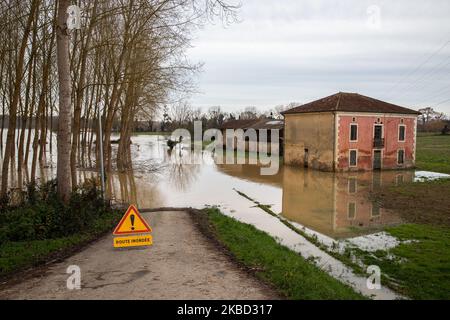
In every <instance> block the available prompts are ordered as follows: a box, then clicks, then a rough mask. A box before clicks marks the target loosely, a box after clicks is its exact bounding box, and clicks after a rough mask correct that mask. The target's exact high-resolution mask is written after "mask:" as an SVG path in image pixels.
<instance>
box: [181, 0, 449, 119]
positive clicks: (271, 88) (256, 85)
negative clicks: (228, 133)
mask: <svg viewBox="0 0 450 320" xmlns="http://www.w3.org/2000/svg"><path fill="white" fill-rule="evenodd" d="M371 6H375V8H379V12H375V13H374V12H373V10H372V11H370V12H369V13H368V8H369V7H371ZM378 13H379V15H377V14H378ZM449 13H450V2H449V1H440V0H434V1H429V2H425V1H403V0H400V1H361V0H347V1H342V0H340V1H337V0H314V1H312V0H311V1H297V0H296V1H294V0H279V1H275V0H243V7H242V10H241V13H240V16H241V19H242V22H241V23H238V24H234V25H231V26H229V27H226V28H224V27H223V26H222V25H221V24H220V23H217V24H216V25H207V26H205V28H204V29H202V30H199V31H198V33H197V37H196V40H195V42H194V47H193V48H192V49H191V50H190V51H189V55H190V57H191V59H192V60H194V61H202V62H204V63H205V65H204V72H203V73H202V74H201V75H200V77H199V79H198V80H199V86H200V91H201V92H202V94H198V95H195V96H194V97H193V98H192V101H193V104H194V105H195V106H200V107H208V106H212V105H222V106H225V107H227V108H229V109H230V110H236V109H240V108H242V107H244V106H248V105H254V106H257V107H259V108H261V109H263V108H268V107H271V106H274V105H276V104H283V103H284V104H286V103H289V102H291V101H300V102H308V101H310V100H313V99H316V98H321V97H323V96H325V95H329V94H332V93H335V92H337V91H351V92H359V93H362V94H366V95H369V96H373V97H375V98H379V99H383V100H387V101H390V102H393V103H398V104H400V105H405V106H409V107H412V108H419V107H424V106H430V105H434V104H437V103H438V102H441V101H443V100H445V99H446V98H447V99H450V90H446V88H447V87H448V88H449V89H450V77H449V75H450V72H449V71H450V43H449V45H447V46H446V47H444V48H442V50H440V51H439V52H438V53H436V54H435V55H434V56H432V57H431V54H432V53H433V52H436V51H437V49H439V48H440V47H441V46H443V44H445V43H446V42H447V41H450V19H448V14H449ZM374 14H375V17H374ZM373 19H375V20H373ZM374 21H375V22H378V23H375V24H374V23H373V22H374ZM447 30H449V31H447ZM430 57H431V58H430ZM427 59H429V61H427ZM424 61H427V63H426V64H424V65H423V66H422V67H421V68H420V69H419V70H417V71H416V72H414V73H412V74H411V72H412V71H414V70H415V69H416V68H417V66H419V65H420V64H421V63H423V62H424ZM436 109H438V110H441V111H445V112H447V113H449V114H450V102H449V103H447V104H445V103H444V104H441V105H439V106H437V107H436Z"/></svg>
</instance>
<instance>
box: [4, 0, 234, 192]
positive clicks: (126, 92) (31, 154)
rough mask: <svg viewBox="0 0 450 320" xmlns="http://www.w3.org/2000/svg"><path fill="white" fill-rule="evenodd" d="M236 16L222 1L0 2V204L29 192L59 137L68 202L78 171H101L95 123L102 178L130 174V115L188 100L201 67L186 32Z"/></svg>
mask: <svg viewBox="0 0 450 320" xmlns="http://www.w3.org/2000/svg"><path fill="white" fill-rule="evenodd" d="M71 4H76V5H78V6H79V7H81V8H82V21H81V26H82V27H81V29H80V30H73V31H71V30H69V29H68V27H67V23H66V22H67V19H68V12H67V9H68V7H69V5H71ZM237 8H238V6H236V5H232V4H229V3H227V2H225V1H222V0H76V1H75V0H74V1H70V0H31V1H21V0H0V21H1V22H0V23H1V28H0V42H1V44H2V45H1V46H0V77H1V82H0V94H1V99H0V105H1V114H2V119H1V128H0V130H1V131H0V135H1V136H0V139H1V141H2V150H1V154H2V160H3V161H2V172H1V180H2V181H1V194H0V196H1V197H2V198H4V197H6V195H7V191H8V188H9V187H17V188H20V189H22V188H23V185H24V177H26V178H27V181H28V182H30V183H31V184H35V182H36V167H37V166H39V165H45V161H46V159H45V155H46V152H47V151H48V150H47V148H52V143H50V144H47V142H48V140H49V137H51V136H52V132H53V131H56V130H58V131H57V132H58V134H57V142H58V144H57V146H58V148H57V154H58V162H57V166H58V168H57V179H58V191H59V194H60V196H61V198H62V199H63V200H65V201H67V200H68V198H69V196H70V193H71V191H72V189H75V188H76V187H77V185H78V181H77V174H76V170H77V168H78V167H80V166H83V167H92V166H94V165H98V163H99V153H100V150H99V145H100V144H99V143H97V142H99V141H98V136H99V131H98V130H99V126H98V125H97V123H98V122H99V121H98V120H99V115H100V116H101V119H102V121H103V135H104V141H103V142H104V143H103V145H104V150H103V152H104V154H105V164H106V169H107V170H112V169H113V166H114V165H116V166H117V168H118V169H119V170H126V169H129V168H130V167H131V156H130V151H129V149H130V148H129V147H130V134H131V130H132V123H133V122H134V120H135V118H136V115H138V114H145V113H152V112H154V110H155V109H157V108H158V107H159V106H161V105H164V104H165V103H167V102H168V101H169V100H170V97H171V94H172V93H173V92H178V95H180V94H187V93H189V92H191V91H192V90H193V84H192V81H191V77H190V76H191V75H192V73H194V72H196V71H198V65H193V64H191V63H190V62H189V61H188V59H187V58H186V57H185V50H186V48H187V47H188V46H189V44H190V40H191V33H192V32H193V30H194V29H195V28H196V27H197V26H198V25H199V24H202V23H206V22H207V21H208V19H212V18H213V17H216V16H219V17H220V18H221V19H222V20H223V21H225V22H227V23H228V22H231V21H232V20H233V19H235V15H236V9H237ZM18 119H19V120H20V121H18ZM52 119H57V120H58V128H54V127H53V126H54V121H52ZM115 121H119V123H120V126H119V131H120V135H121V139H120V144H119V151H118V153H117V156H116V157H115V159H113V154H112V149H111V134H112V129H113V123H114V122H115ZM6 128H7V129H6ZM27 129H28V130H27ZM31 129H34V130H31ZM4 135H6V137H5V136H4ZM4 138H6V141H5V139H4ZM4 141H5V143H3V142H4ZM51 151H53V150H51ZM114 160H115V161H114ZM28 169H30V172H28ZM25 173H26V174H25Z"/></svg>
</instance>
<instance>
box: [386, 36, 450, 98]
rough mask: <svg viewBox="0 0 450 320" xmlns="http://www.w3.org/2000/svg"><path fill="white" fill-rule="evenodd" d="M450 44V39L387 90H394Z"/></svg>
mask: <svg viewBox="0 0 450 320" xmlns="http://www.w3.org/2000/svg"><path fill="white" fill-rule="evenodd" d="M449 44H450V40H448V41H447V42H445V43H444V44H443V45H442V46H441V47H439V49H437V50H436V51H434V52H433V53H432V54H431V55H430V56H428V58H426V59H425V61H423V62H422V63H420V64H419V65H418V66H417V67H416V68H415V69H414V70H412V71H410V72H409V73H407V74H406V75H405V76H403V77H402V78H401V79H399V80H398V81H397V82H396V83H395V84H394V85H393V86H392V87H391V88H389V89H388V90H387V91H388V93H389V92H391V91H392V90H394V89H395V88H396V87H397V86H398V85H399V84H400V83H402V82H403V81H405V80H406V79H408V78H410V77H411V76H412V75H413V74H415V73H416V72H417V71H419V70H420V69H421V68H422V67H423V66H424V65H425V64H427V63H428V62H429V61H430V60H431V59H433V58H434V57H435V56H436V55H437V54H438V53H439V52H441V51H442V50H443V49H444V48H445V47H446V46H448V45H449ZM391 97H392V95H389V96H388V98H391Z"/></svg>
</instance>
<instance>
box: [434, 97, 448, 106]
mask: <svg viewBox="0 0 450 320" xmlns="http://www.w3.org/2000/svg"><path fill="white" fill-rule="evenodd" d="M446 102H450V98H449V99H447V100H444V101H441V102H439V103H437V104H435V105H433V106H432V107H433V108H436V107H437V106H440V105H441V104H444V103H446Z"/></svg>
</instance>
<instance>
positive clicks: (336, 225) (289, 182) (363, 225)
mask: <svg viewBox="0 0 450 320" xmlns="http://www.w3.org/2000/svg"><path fill="white" fill-rule="evenodd" d="M284 171H285V172H284V174H283V176H284V177H283V216H284V217H286V218H287V219H289V220H291V221H294V222H298V223H300V224H301V225H303V226H305V227H307V228H310V229H313V230H315V231H318V232H320V233H322V234H325V235H328V236H330V237H332V238H335V239H338V238H348V237H352V236H356V235H360V234H366V233H371V232H373V231H376V230H377V229H380V228H382V227H384V226H387V225H395V224H398V223H401V222H402V221H401V219H400V217H399V215H398V214H396V213H394V212H392V211H388V210H386V209H383V208H381V207H380V205H379V203H377V202H376V201H373V200H371V199H370V192H371V191H372V190H375V191H376V190H377V189H379V188H380V187H381V186H388V185H395V184H398V183H403V182H412V181H413V179H414V172H413V171H402V172H398V171H397V172H396V171H384V172H361V173H353V174H330V173H317V172H316V171H311V170H306V171H300V172H298V171H296V170H295V169H293V168H285V170H284ZM294 177H295V178H294Z"/></svg>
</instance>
